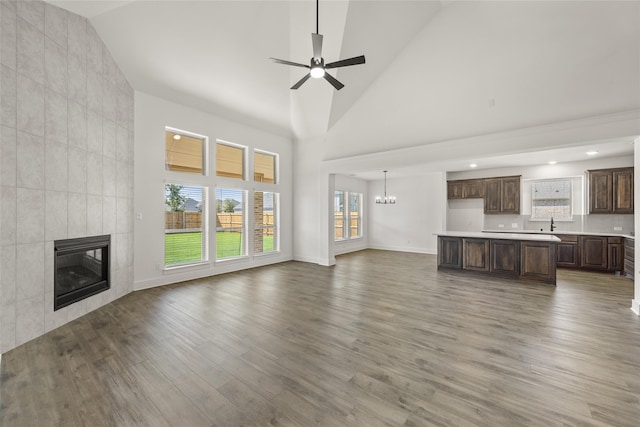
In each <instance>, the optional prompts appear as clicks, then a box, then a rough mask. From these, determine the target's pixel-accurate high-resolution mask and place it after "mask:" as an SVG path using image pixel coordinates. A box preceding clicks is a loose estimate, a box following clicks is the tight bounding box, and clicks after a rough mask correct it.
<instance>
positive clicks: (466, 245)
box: [462, 239, 489, 271]
mask: <svg viewBox="0 0 640 427" xmlns="http://www.w3.org/2000/svg"><path fill="white" fill-rule="evenodd" d="M462 245H463V249H462V254H463V255H462V268H463V269H465V270H473V271H489V240H488V239H463V243H462Z"/></svg>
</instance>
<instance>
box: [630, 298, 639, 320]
mask: <svg viewBox="0 0 640 427" xmlns="http://www.w3.org/2000/svg"><path fill="white" fill-rule="evenodd" d="M631 311H633V312H634V313H635V314H636V316H640V301H638V300H637V299H632V300H631Z"/></svg>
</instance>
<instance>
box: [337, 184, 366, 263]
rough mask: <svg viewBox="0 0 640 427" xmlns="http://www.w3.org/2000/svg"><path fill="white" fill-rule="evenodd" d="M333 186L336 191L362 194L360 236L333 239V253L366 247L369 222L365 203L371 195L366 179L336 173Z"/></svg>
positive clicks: (353, 250) (343, 252)
mask: <svg viewBox="0 0 640 427" xmlns="http://www.w3.org/2000/svg"><path fill="white" fill-rule="evenodd" d="M334 187H335V190H336V191H348V192H350V193H351V192H353V193H361V194H362V195H363V205H362V224H363V228H362V237H359V238H352V239H345V240H340V241H337V242H336V241H334V242H333V250H334V253H335V255H340V254H345V253H347V252H355V251H360V250H362V249H366V248H367V247H368V245H369V232H368V228H367V224H368V222H369V205H368V204H367V201H368V200H369V199H370V198H371V196H370V195H369V194H368V193H367V189H368V185H367V181H365V180H362V179H357V178H352V177H349V176H344V175H336V176H335V181H334Z"/></svg>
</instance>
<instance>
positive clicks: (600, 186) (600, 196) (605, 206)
mask: <svg viewBox="0 0 640 427" xmlns="http://www.w3.org/2000/svg"><path fill="white" fill-rule="evenodd" d="M612 212H613V174H612V173H611V170H601V171H599V170H595V171H589V213H612Z"/></svg>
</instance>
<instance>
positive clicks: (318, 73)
mask: <svg viewBox="0 0 640 427" xmlns="http://www.w3.org/2000/svg"><path fill="white" fill-rule="evenodd" d="M311 77H313V78H314V79H321V78H323V77H324V68H322V67H312V68H311Z"/></svg>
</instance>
